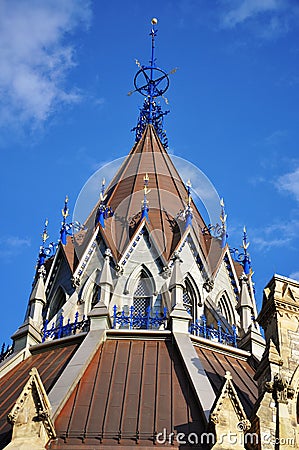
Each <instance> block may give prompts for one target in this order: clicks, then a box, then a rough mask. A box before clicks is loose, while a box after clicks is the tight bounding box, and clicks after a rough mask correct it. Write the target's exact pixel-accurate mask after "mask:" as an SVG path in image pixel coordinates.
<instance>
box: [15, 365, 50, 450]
mask: <svg viewBox="0 0 299 450" xmlns="http://www.w3.org/2000/svg"><path fill="white" fill-rule="evenodd" d="M29 375H30V377H29V380H28V381H27V383H26V384H25V386H24V388H23V390H22V392H21V394H20V396H19V398H18V399H17V401H16V403H15V404H14V406H13V408H12V410H11V411H10V413H9V414H8V421H9V422H10V423H11V424H12V425H13V432H12V441H11V443H10V444H9V445H8V446H7V447H6V448H7V449H21V448H24V449H25V448H33V449H34V448H43V447H44V446H45V444H47V442H48V441H49V440H50V439H54V438H55V436H56V434H55V429H54V425H53V422H52V420H51V405H50V402H49V399H48V396H47V394H46V391H45V388H44V386H43V383H42V380H41V378H40V376H39V373H38V371H37V369H36V368H35V367H33V368H32V369H31V370H30V372H29Z"/></svg>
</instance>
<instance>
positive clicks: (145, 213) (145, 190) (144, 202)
mask: <svg viewBox="0 0 299 450" xmlns="http://www.w3.org/2000/svg"><path fill="white" fill-rule="evenodd" d="M148 184H149V176H148V173H146V174H145V175H144V177H143V200H142V202H141V205H142V206H141V220H142V219H144V218H145V219H146V220H147V221H148V222H149V218H148V211H149V207H148V203H149V201H148V199H147V194H149V193H150V192H151V190H150V189H149V188H148Z"/></svg>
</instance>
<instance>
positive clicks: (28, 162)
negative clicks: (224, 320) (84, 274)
mask: <svg viewBox="0 0 299 450" xmlns="http://www.w3.org/2000/svg"><path fill="white" fill-rule="evenodd" d="M152 17H157V18H158V19H159V24H158V29H159V31H158V37H157V53H156V55H157V59H158V61H157V63H158V65H159V66H161V67H162V68H164V69H165V70H167V71H168V70H170V69H172V68H173V67H178V68H179V70H178V71H177V72H176V74H174V75H173V76H172V77H171V85H170V88H169V90H168V92H167V98H168V100H169V106H167V107H166V108H167V109H168V108H169V109H170V110H171V113H170V114H169V115H168V116H167V118H166V122H165V128H166V130H167V135H168V139H169V145H170V152H171V153H173V154H175V155H176V156H178V157H183V158H185V159H187V160H189V161H191V162H192V163H193V164H195V165H196V166H197V167H199V168H200V169H201V170H202V171H203V172H204V173H205V174H206V176H207V177H208V178H209V179H210V180H211V182H212V183H213V185H214V186H215V188H216V190H217V192H218V193H219V195H220V196H223V197H224V198H225V202H226V210H227V214H228V233H229V243H230V245H231V246H232V247H236V246H239V245H240V244H241V236H242V228H243V225H244V224H246V226H247V230H248V234H249V240H250V242H251V244H250V247H249V250H250V253H251V257H252V262H253V269H254V272H255V274H254V279H255V282H256V291H257V300H258V303H259V304H260V302H261V299H262V289H263V287H264V285H265V284H266V282H267V281H268V280H269V279H270V278H271V276H272V275H273V273H275V272H276V273H279V274H282V275H285V276H291V277H295V278H298V276H299V261H298V250H299V238H298V234H299V213H298V202H299V154H298V141H299V139H298V138H299V131H298V129H299V127H298V112H299V111H298V109H299V106H298V105H299V70H298V69H299V64H298V59H299V39H298V37H299V36H298V31H299V30H298V28H299V26H298V23H299V20H298V19H299V5H298V2H297V1H296V0H293V1H292V0H215V1H211V0H201V1H199V0H180V1H175V0H173V1H167V0H165V1H164V2H161V1H157V0H153V1H151V2H147V3H145V2H140V1H136V0H131V1H130V2H123V1H120V0H111V1H110V2H103V1H84V0H46V1H44V2H39V1H37V0H24V1H23V0H0V149H1V155H2V164H1V192H2V196H1V197H2V220H1V223H0V227H1V234H0V243H1V246H0V260H1V286H2V295H1V306H2V314H1V317H0V329H1V333H0V341H1V340H6V341H7V342H8V340H9V337H10V336H11V334H12V333H13V332H14V331H15V330H16V329H17V327H18V326H19V325H20V324H21V322H22V320H23V317H24V314H25V310H26V306H27V301H28V296H29V294H30V288H31V282H32V278H33V275H34V267H35V262H36V257H37V253H38V248H39V245H40V234H41V231H42V227H43V222H44V219H45V218H46V217H47V218H49V234H50V240H53V241H55V240H57V239H58V233H59V227H60V211H61V208H62V206H63V201H64V196H65V194H68V195H69V198H70V208H71V209H72V208H73V207H74V204H75V201H76V198H77V196H78V195H79V193H80V190H81V188H82V186H83V185H84V183H85V182H86V180H87V179H88V178H89V177H90V176H91V175H92V174H93V173H94V172H95V170H97V169H98V168H99V167H100V166H101V165H102V164H103V163H105V162H108V161H110V160H113V159H115V158H119V157H122V156H124V155H126V154H127V153H128V152H129V150H130V149H131V147H132V145H133V143H134V135H133V133H131V132H130V130H131V128H132V127H133V126H134V125H135V124H136V119H137V115H138V106H140V105H141V102H142V99H141V97H140V96H139V95H138V94H134V95H133V96H131V97H128V96H127V92H128V91H130V90H131V89H132V85H133V77H134V75H135V72H136V68H137V66H136V65H135V58H137V59H138V60H139V61H141V62H142V63H147V62H148V59H149V57H150V39H149V36H148V34H149V31H150V20H151V18H152Z"/></svg>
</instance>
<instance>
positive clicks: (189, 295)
mask: <svg viewBox="0 0 299 450" xmlns="http://www.w3.org/2000/svg"><path fill="white" fill-rule="evenodd" d="M183 305H184V306H185V308H186V310H187V312H188V313H189V314H190V316H191V317H192V321H193V322H195V320H196V316H197V314H196V295H195V292H194V289H193V288H192V286H191V284H190V282H189V280H185V288H184V290H183Z"/></svg>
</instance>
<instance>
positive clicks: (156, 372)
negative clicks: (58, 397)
mask: <svg viewBox="0 0 299 450" xmlns="http://www.w3.org/2000/svg"><path fill="white" fill-rule="evenodd" d="M203 423H204V421H203V418H202V416H201V412H200V406H199V405H198V403H197V401H196V399H195V396H194V393H193V391H192V388H191V385H190V383H189V380H188V377H187V376H186V373H185V371H184V369H183V367H182V363H181V360H180V358H179V355H178V354H177V350H176V348H175V345H174V343H173V342H172V341H171V340H170V339H169V340H146V339H138V338H137V339H115V338H110V339H108V340H107V341H105V342H104V344H103V345H102V346H101V348H100V349H99V350H98V352H97V353H96V355H95V356H94V358H93V360H92V362H91V363H90V365H89V366H88V368H87V370H86V371H85V373H84V375H83V377H82V378H81V380H80V382H79V383H78V385H77V386H76V388H75V389H74V391H73V393H72V395H71V396H70V398H69V400H68V401H67V403H66V404H65V406H64V408H63V409H62V411H61V413H60V415H59V416H58V418H57V420H56V422H55V429H56V431H57V436H58V441H57V442H56V443H52V444H51V448H55V449H74V448H95V447H98V446H99V445H100V444H101V443H102V445H104V446H105V445H108V446H112V445H117V446H118V448H119V444H120V445H121V446H127V445H128V446H130V445H134V444H136V443H138V444H141V445H150V446H151V445H153V443H154V436H155V433H159V432H163V429H164V428H165V429H166V430H167V433H171V432H172V431H174V430H176V431H177V432H184V433H189V432H196V433H200V432H201V431H203ZM83 443H84V444H83ZM77 446H78V447H77Z"/></svg>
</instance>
